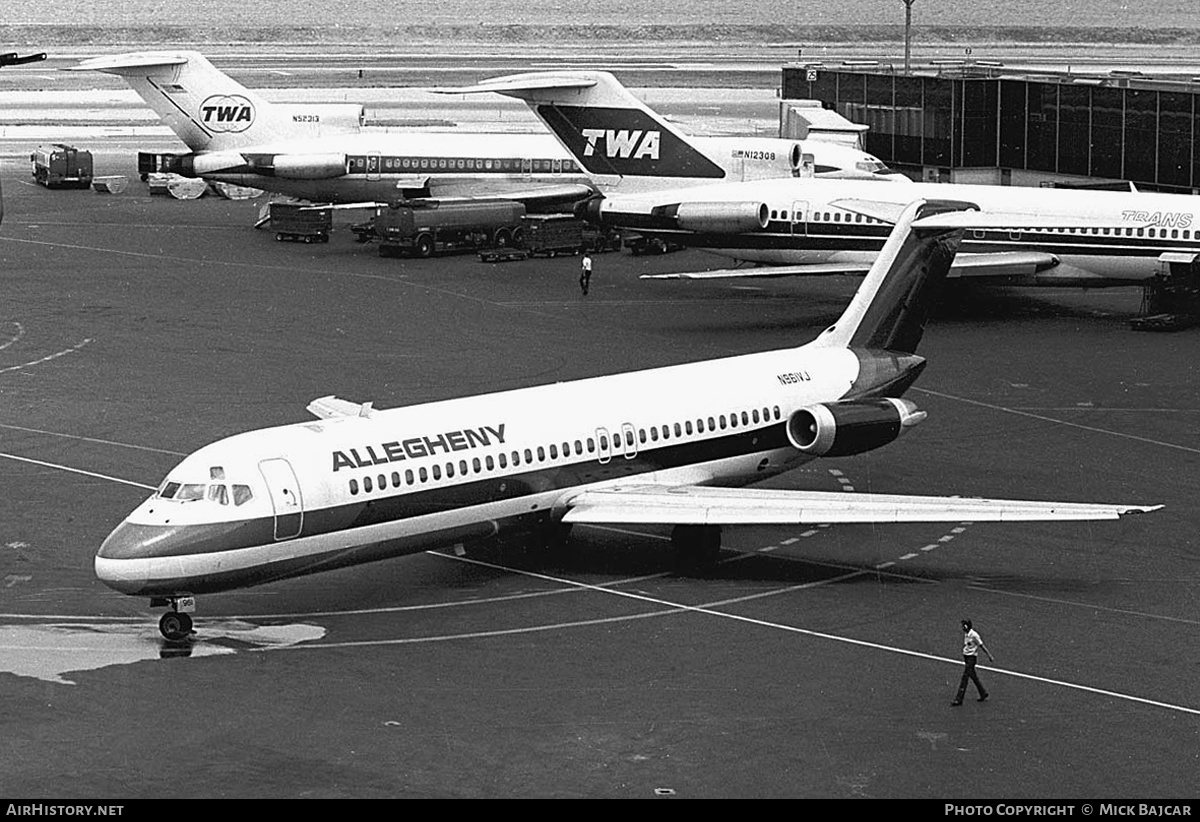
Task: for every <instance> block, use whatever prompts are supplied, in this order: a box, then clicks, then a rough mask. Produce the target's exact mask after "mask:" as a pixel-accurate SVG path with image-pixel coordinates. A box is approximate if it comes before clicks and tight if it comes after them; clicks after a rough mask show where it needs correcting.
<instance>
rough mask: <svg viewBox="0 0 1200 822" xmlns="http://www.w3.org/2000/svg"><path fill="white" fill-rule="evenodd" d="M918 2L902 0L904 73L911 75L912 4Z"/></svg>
mask: <svg viewBox="0 0 1200 822" xmlns="http://www.w3.org/2000/svg"><path fill="white" fill-rule="evenodd" d="M916 1H917V0H900V2H901V3H903V4H904V73H905V74H908V73H909V64H908V60H909V55H910V54H911V50H912V4H913V3H915V2H916Z"/></svg>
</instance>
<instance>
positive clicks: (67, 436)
mask: <svg viewBox="0 0 1200 822" xmlns="http://www.w3.org/2000/svg"><path fill="white" fill-rule="evenodd" d="M0 428H7V429H8V430H10V431H25V432H27V433H30V434H45V435H46V436H49V437H62V438H63V439H68V440H78V441H79V442H97V443H100V444H101V445H115V446H117V447H118V448H133V449H136V450H138V451H152V452H154V453H155V454H170V455H171V456H173V457H185V456H187V454H186V453H185V452H183V451H168V450H166V449H165V448H150V447H148V446H145V445H131V444H130V443H127V442H117V441H116V440H102V439H99V438H98V437H81V436H79V435H78V434H63V433H60V432H58V431H46V430H44V429H41V428H26V427H25V426H23V425H5V424H4V423H0Z"/></svg>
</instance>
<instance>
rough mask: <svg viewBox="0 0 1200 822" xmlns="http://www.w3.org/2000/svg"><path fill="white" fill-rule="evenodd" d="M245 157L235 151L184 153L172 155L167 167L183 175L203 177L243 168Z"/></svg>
mask: <svg viewBox="0 0 1200 822" xmlns="http://www.w3.org/2000/svg"><path fill="white" fill-rule="evenodd" d="M245 165H246V158H245V157H243V156H242V155H241V154H240V153H239V152H236V151H206V152H201V153H199V154H184V155H183V156H181V157H173V158H171V159H170V160H169V161H168V163H167V169H168V170H170V171H173V172H175V173H176V174H182V175H183V176H184V177H203V176H204V175H205V174H220V173H222V172H232V171H234V170H235V169H239V168H242V169H244V167H245Z"/></svg>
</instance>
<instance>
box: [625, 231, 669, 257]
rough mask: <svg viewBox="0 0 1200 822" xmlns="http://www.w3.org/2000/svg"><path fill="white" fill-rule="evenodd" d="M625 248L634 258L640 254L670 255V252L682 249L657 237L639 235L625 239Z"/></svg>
mask: <svg viewBox="0 0 1200 822" xmlns="http://www.w3.org/2000/svg"><path fill="white" fill-rule="evenodd" d="M625 247H626V248H627V249H629V253H630V254H632V255H633V256H635V257H637V256H639V255H642V254H670V253H671V252H672V251H678V250H679V249H681V248H683V246H681V245H679V244H678V243H672V242H668V241H666V240H661V239H659V238H658V237H643V236H641V235H638V236H636V237H630V238H629V239H627V240H626V241H625Z"/></svg>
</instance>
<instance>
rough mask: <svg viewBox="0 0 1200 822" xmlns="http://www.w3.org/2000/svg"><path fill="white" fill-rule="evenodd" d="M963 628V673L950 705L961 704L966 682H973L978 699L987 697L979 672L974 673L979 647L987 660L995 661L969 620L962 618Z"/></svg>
mask: <svg viewBox="0 0 1200 822" xmlns="http://www.w3.org/2000/svg"><path fill="white" fill-rule="evenodd" d="M962 629H963V665H964V666H965V667H964V668H963V675H962V681H961V682H959V683H958V694H957V695H956V696H955V697H954V701H953V702H951V703H950V705H951V706H952V707H954V706H958V705H961V704H962V703H963V697H964V696H966V694H967V682H968V681H970V682H974V683H975V690H977V691H979V701H980V702H983V701H984V700H985V699H987V698H988V692H987V689H986V688H984V687H983V683H982V682H980V681H979V674H977V673H975V661H976V658H977V657H978V656H979V649H980V648H982V649H983V652H984V653H985V654H987V655H988V662H995V661H996V660H995V658H994V657H992V652H991V651H989V650H988V649H987V646H986V645H984V644H983V638H982V637H980V636H979V632H978V631H976V630H975V628H974V627H973V626H972V625H971V620H969V619H964V620H963V621H962Z"/></svg>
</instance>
